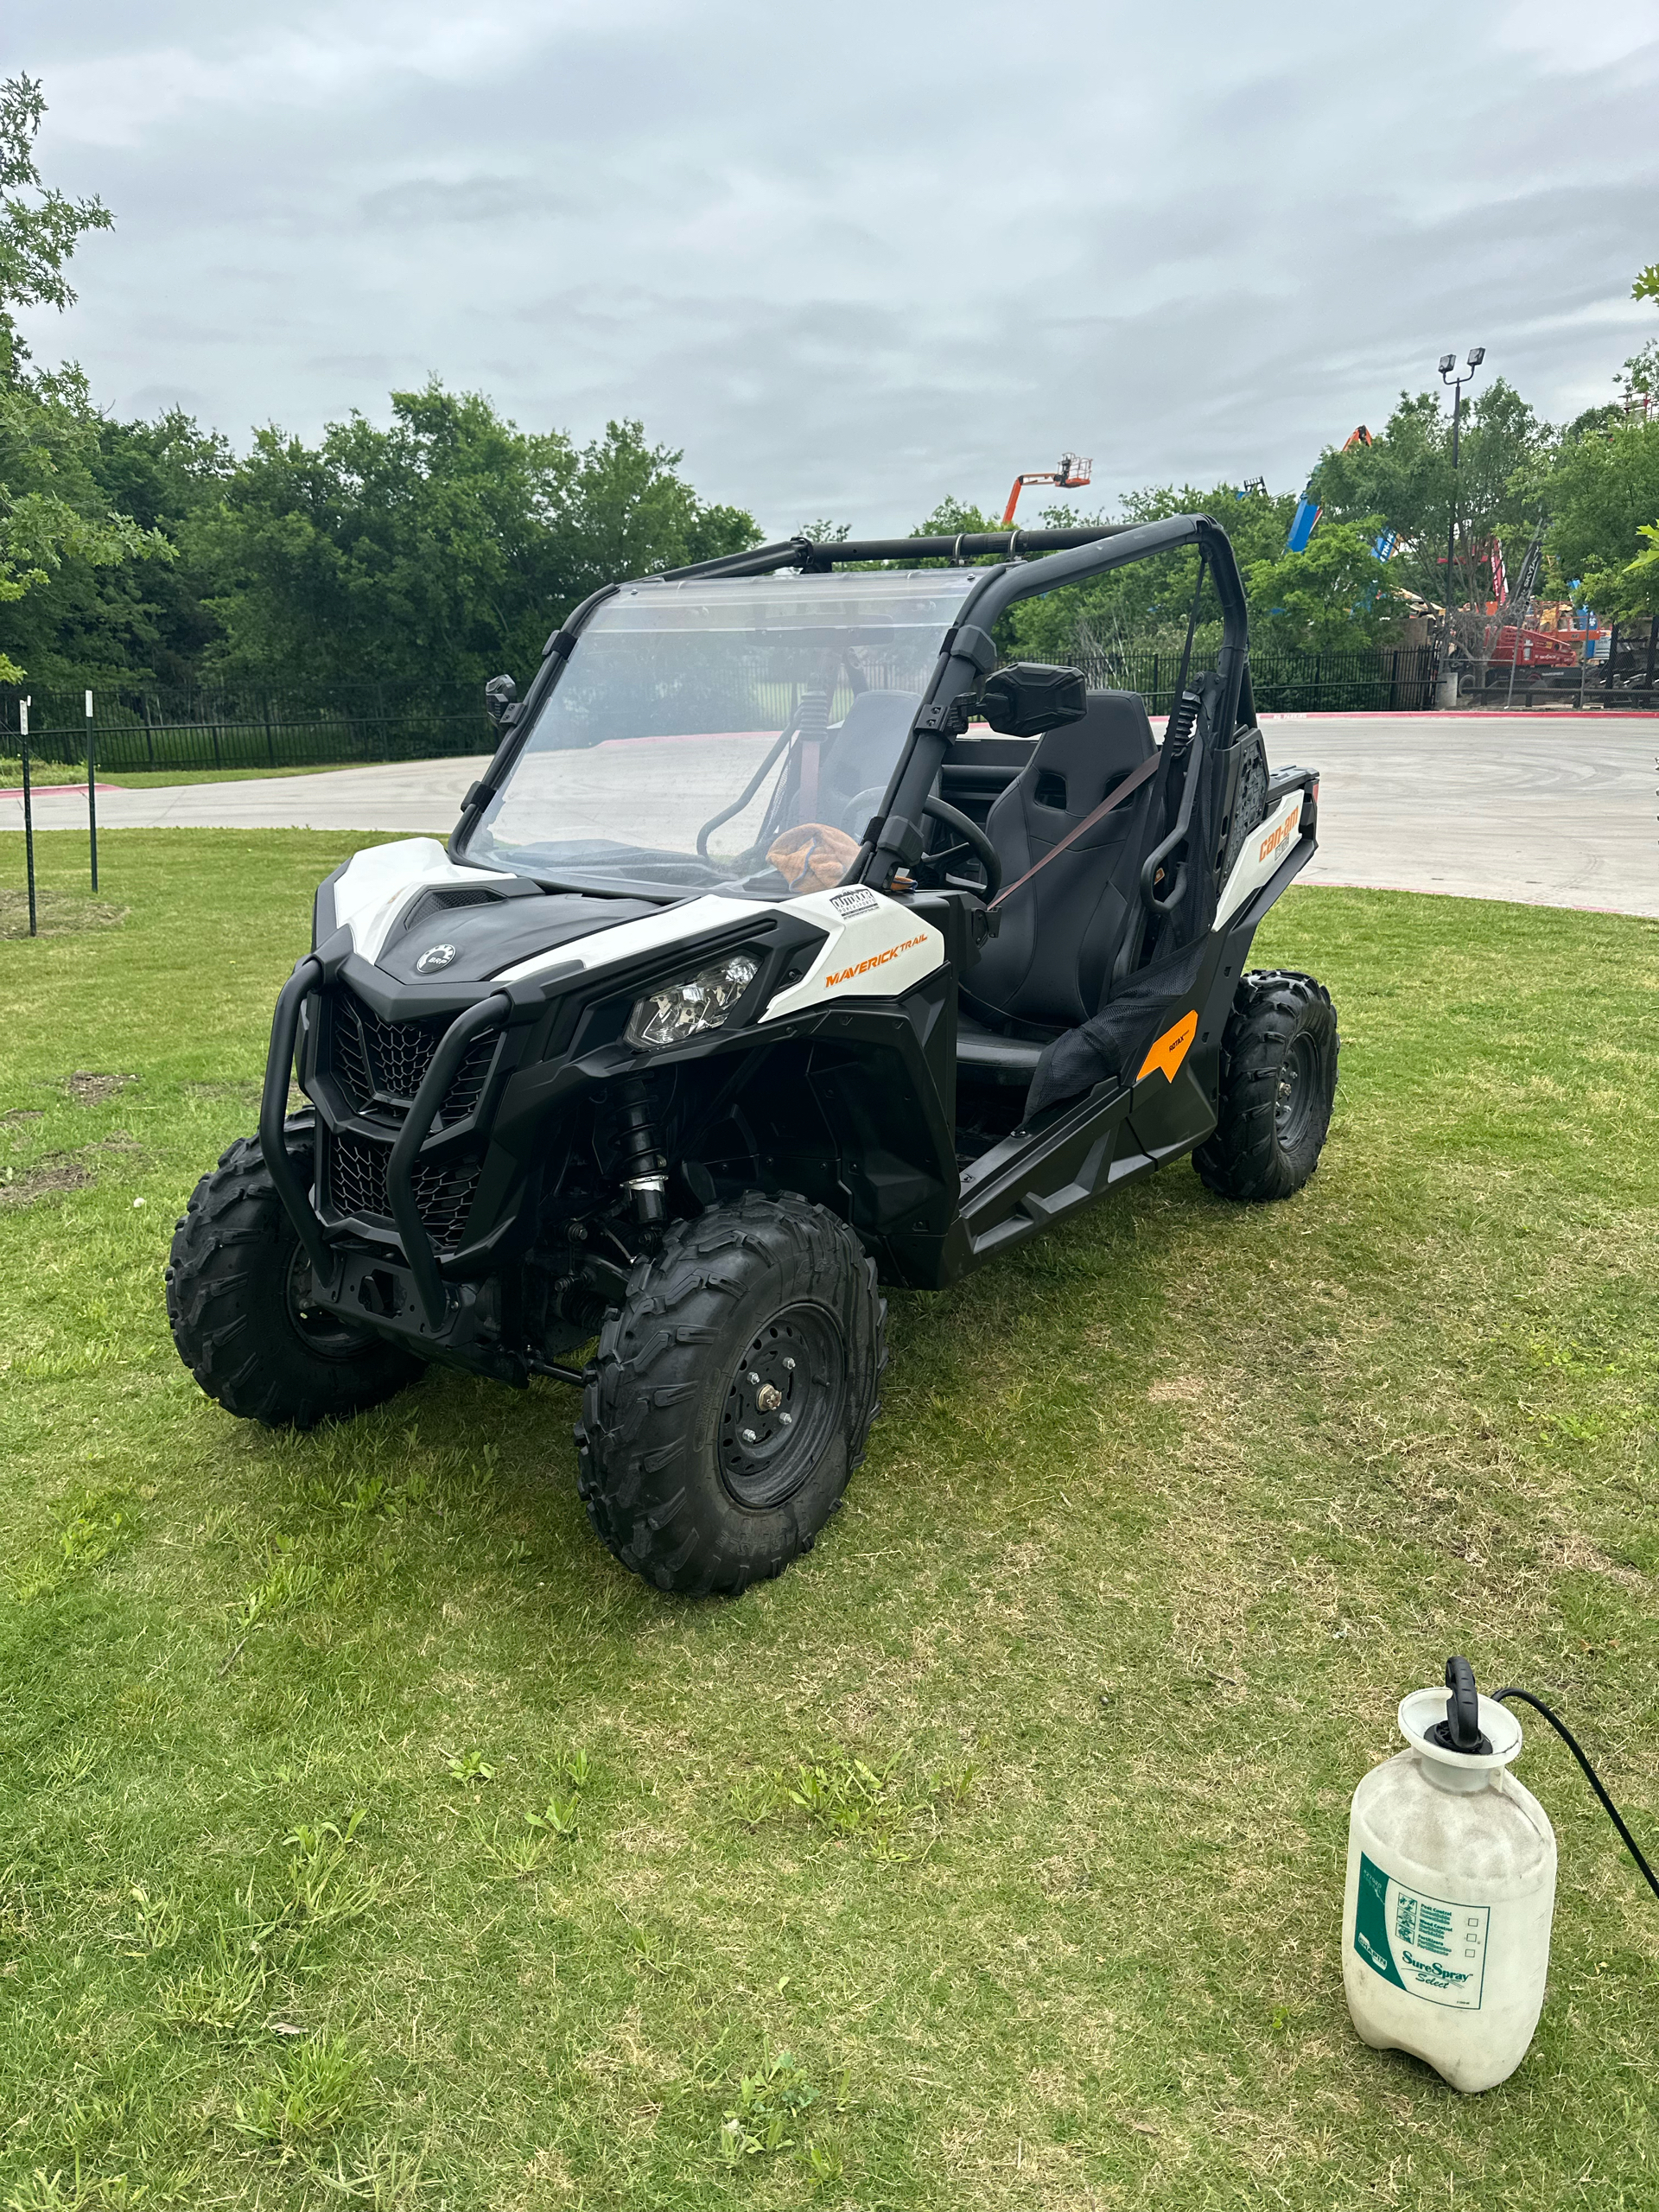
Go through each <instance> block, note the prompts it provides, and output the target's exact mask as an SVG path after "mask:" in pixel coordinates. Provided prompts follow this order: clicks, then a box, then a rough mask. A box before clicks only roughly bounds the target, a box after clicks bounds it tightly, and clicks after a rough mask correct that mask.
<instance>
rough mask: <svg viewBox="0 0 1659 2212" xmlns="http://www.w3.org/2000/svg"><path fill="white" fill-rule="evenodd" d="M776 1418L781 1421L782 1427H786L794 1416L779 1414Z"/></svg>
mask: <svg viewBox="0 0 1659 2212" xmlns="http://www.w3.org/2000/svg"><path fill="white" fill-rule="evenodd" d="M778 1418H779V1421H782V1423H783V1424H784V1427H785V1428H787V1427H789V1425H790V1423H791V1421H793V1420H794V1418H795V1416H794V1414H779V1416H778Z"/></svg>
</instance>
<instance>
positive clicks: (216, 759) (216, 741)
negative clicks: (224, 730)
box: [213, 692, 225, 768]
mask: <svg viewBox="0 0 1659 2212" xmlns="http://www.w3.org/2000/svg"><path fill="white" fill-rule="evenodd" d="M224 765H225V764H224V762H223V761H222V760H220V758H219V694H218V692H214V694H213V766H214V767H215V768H222V767H223V766H224Z"/></svg>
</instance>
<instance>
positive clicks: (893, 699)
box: [829, 691, 922, 742]
mask: <svg viewBox="0 0 1659 2212" xmlns="http://www.w3.org/2000/svg"><path fill="white" fill-rule="evenodd" d="M921 703H922V695H921V693H920V692H919V691H860V692H857V693H856V694H855V696H854V699H853V703H852V705H851V706H850V707H849V708H848V709H847V712H846V713H845V715H843V716H842V719H841V721H838V722H836V723H835V724H833V725H832V727H831V728H830V731H829V734H830V736H831V737H836V738H842V737H855V738H861V737H874V736H875V735H876V734H878V733H879V734H880V735H881V736H883V737H891V738H892V739H893V740H894V741H895V742H896V741H898V740H899V738H901V737H902V736H903V735H904V734H905V732H906V730H907V729H908V728H910V725H911V723H912V721H914V720H915V717H916V709H917V708H918V707H919V706H920V705H921Z"/></svg>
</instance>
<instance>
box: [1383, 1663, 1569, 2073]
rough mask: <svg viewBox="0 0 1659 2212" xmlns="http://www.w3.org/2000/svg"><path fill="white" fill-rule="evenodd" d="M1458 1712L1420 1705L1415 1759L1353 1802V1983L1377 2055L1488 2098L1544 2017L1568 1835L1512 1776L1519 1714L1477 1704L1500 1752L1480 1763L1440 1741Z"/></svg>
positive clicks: (1412, 1741)
mask: <svg viewBox="0 0 1659 2212" xmlns="http://www.w3.org/2000/svg"><path fill="white" fill-rule="evenodd" d="M1445 1711H1446V1694H1445V1693H1444V1691H1437V1690H1420V1691H1416V1692H1414V1694H1412V1695H1411V1696H1410V1697H1408V1698H1407V1699H1406V1700H1404V1701H1403V1703H1402V1705H1401V1707H1400V1726H1401V1731H1402V1734H1403V1735H1404V1736H1405V1737H1406V1738H1407V1741H1408V1745H1410V1748H1409V1749H1408V1750H1407V1751H1402V1752H1400V1753H1399V1754H1398V1756H1397V1757H1395V1758H1391V1759H1388V1760H1386V1761H1385V1762H1384V1763H1383V1764H1382V1765H1381V1766H1378V1767H1374V1768H1373V1769H1372V1770H1371V1771H1370V1774H1368V1775H1367V1776H1366V1777H1364V1779H1363V1781H1362V1782H1361V1783H1360V1785H1359V1787H1358V1789H1357V1790H1356V1791H1355V1792H1354V1802H1353V1810H1352V1814H1351V1819H1350V1823H1349V1836H1348V1885H1347V1891H1346V1896H1345V1899H1344V1907H1343V1936H1344V1940H1343V1962H1342V1972H1343V1986H1344V1991H1345V1993H1346V1995H1347V1999H1348V2009H1349V2012H1350V2013H1351V2016H1352V2018H1353V2023H1354V2026H1355V2028H1356V2029H1357V2031H1358V2033H1359V2035H1360V2037H1361V2039H1362V2040H1363V2042H1365V2043H1368V2044H1370V2045H1371V2046H1372V2048H1373V2049H1375V2050H1406V2051H1410V2052H1412V2053H1413V2054H1414V2056H1417V2057H1419V2058H1421V2059H1423V2060H1425V2061H1427V2063H1428V2064H1429V2065H1430V2066H1433V2068H1434V2069H1436V2071H1437V2072H1439V2073H1440V2074H1441V2075H1444V2076H1445V2078H1446V2080H1447V2081H1448V2082H1450V2083H1451V2084H1452V2087H1453V2088H1457V2089H1463V2090H1476V2089H1490V2088H1493V2087H1494V2086H1495V2085H1496V2084H1497V2082H1502V2081H1503V2080H1504V2079H1505V2078H1506V2076H1508V2075H1510V2074H1512V2073H1513V2072H1514V2070H1515V2069H1516V2067H1517V2066H1518V2065H1519V2064H1520V2063H1521V2061H1522V2058H1523V2057H1524V2056H1525V2055H1526V2050H1527V2045H1528V2044H1529V2043H1530V2041H1531V2040H1532V2032H1533V2030H1534V2028H1535V2027H1536V2025H1537V2024H1538V2015H1539V2012H1540V2011H1541V2007H1542V2005H1543V2001H1544V1981H1545V1977H1546V1974H1548V1967H1549V1931H1550V1921H1551V1917H1552V1915H1553V1913H1554V1903H1555V1838H1554V1833H1553V1831H1552V1830H1551V1827H1550V1825H1549V1821H1548V1818H1547V1817H1546V1815H1545V1813H1544V1809H1543V1808H1542V1806H1541V1805H1540V1804H1539V1802H1538V1801H1537V1799H1536V1798H1535V1797H1534V1796H1532V1795H1531V1793H1530V1792H1529V1790H1527V1789H1523V1788H1522V1785H1521V1784H1520V1783H1518V1782H1517V1781H1516V1779H1515V1777H1514V1776H1513V1775H1511V1774H1510V1772H1509V1765H1510V1760H1512V1759H1513V1758H1515V1756H1516V1753H1517V1752H1518V1751H1520V1748H1521V1729H1520V1725H1519V1723H1518V1722H1517V1721H1516V1719H1514V1717H1513V1716H1512V1715H1511V1714H1510V1712H1509V1710H1508V1708H1507V1707H1503V1706H1501V1705H1498V1704H1496V1703H1494V1702H1493V1701H1492V1700H1491V1699H1488V1698H1484V1697H1483V1698H1481V1699H1480V1700H1479V1726H1480V1728H1481V1730H1482V1731H1483V1732H1484V1740H1485V1741H1486V1743H1487V1745H1488V1749H1487V1751H1485V1752H1484V1754H1479V1755H1474V1756H1471V1755H1470V1754H1468V1753H1466V1752H1460V1751H1452V1750H1448V1749H1446V1748H1444V1747H1443V1745H1439V1744H1436V1743H1435V1742H1433V1741H1432V1740H1431V1732H1432V1731H1433V1730H1434V1728H1435V1726H1436V1724H1437V1723H1439V1721H1440V1715H1441V1714H1442V1713H1445ZM1441 1733H1442V1735H1443V1734H1444V1731H1443V1730H1441Z"/></svg>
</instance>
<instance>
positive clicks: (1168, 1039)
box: [1135, 1007, 1198, 1083]
mask: <svg viewBox="0 0 1659 2212" xmlns="http://www.w3.org/2000/svg"><path fill="white" fill-rule="evenodd" d="M1197 1035H1198V1009H1197V1007H1194V1008H1193V1010H1192V1013H1191V1014H1183V1015H1182V1016H1181V1018H1180V1020H1179V1021H1178V1022H1177V1023H1176V1024H1175V1027H1173V1029H1166V1030H1165V1032H1164V1033H1163V1035H1162V1036H1161V1037H1160V1039H1158V1042H1157V1043H1156V1044H1155V1045H1154V1046H1153V1048H1152V1050H1151V1051H1150V1052H1148V1053H1147V1057H1146V1058H1145V1059H1144V1060H1142V1061H1141V1073H1140V1074H1139V1075H1138V1076H1136V1077H1135V1081H1136V1082H1137V1083H1141V1082H1142V1081H1144V1079H1145V1078H1146V1077H1147V1076H1149V1075H1150V1074H1151V1073H1152V1072H1153V1071H1154V1069H1159V1070H1161V1071H1162V1073H1163V1077H1164V1079H1165V1081H1166V1083H1173V1082H1174V1080H1175V1071H1176V1070H1177V1069H1178V1068H1179V1066H1180V1065H1181V1062H1182V1061H1183V1060H1184V1059H1185V1058H1186V1051H1187V1047H1188V1046H1189V1045H1191V1043H1192V1039H1194V1038H1195V1037H1196V1036H1197Z"/></svg>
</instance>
